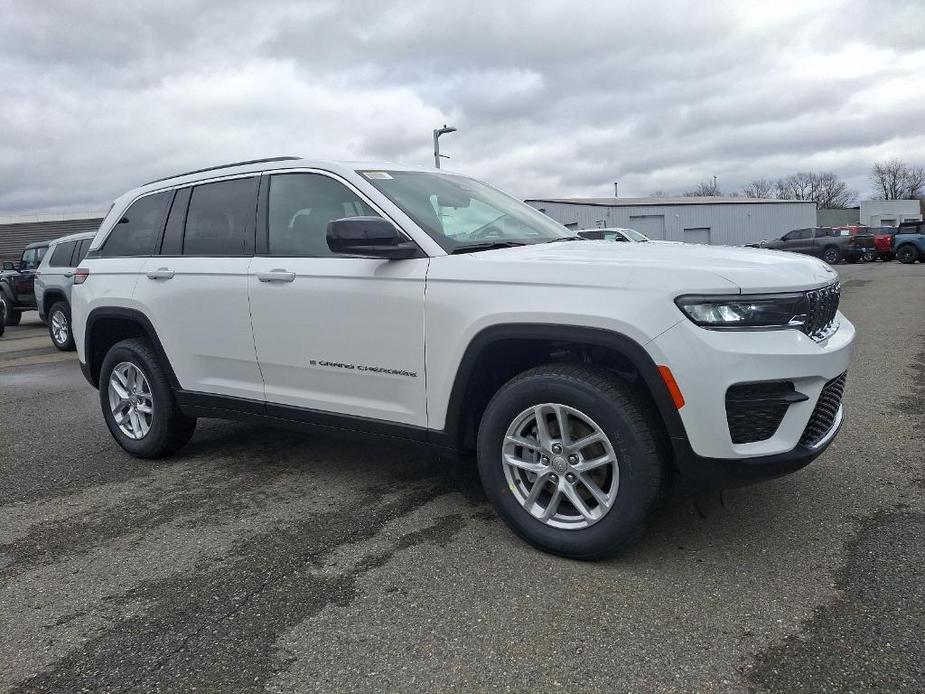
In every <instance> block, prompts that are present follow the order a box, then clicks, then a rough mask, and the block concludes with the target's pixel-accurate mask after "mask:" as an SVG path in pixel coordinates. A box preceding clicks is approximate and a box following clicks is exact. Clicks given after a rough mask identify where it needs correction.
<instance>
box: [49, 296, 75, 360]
mask: <svg viewBox="0 0 925 694" xmlns="http://www.w3.org/2000/svg"><path fill="white" fill-rule="evenodd" d="M48 334H49V335H50V336H51V341H52V343H53V344H54V346H55V347H57V348H58V349H60V350H61V351H62V352H72V351H73V350H74V348H75V346H74V335H73V334H72V333H71V310H70V308H68V305H67V304H65V303H64V302H62V301H59V302H58V303H56V304H54V305H53V306H52V307H51V310H50V311H49V312H48Z"/></svg>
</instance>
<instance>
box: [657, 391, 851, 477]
mask: <svg viewBox="0 0 925 694" xmlns="http://www.w3.org/2000/svg"><path fill="white" fill-rule="evenodd" d="M844 421H845V414H844V408H843V407H842V408H841V409H840V410H839V413H838V417H837V419H836V422H835V424H834V425H833V426H832V428H831V430H830V431H829V433H828V434H826V436H825V438H823V439H822V440H821V441H820V442H819V443H817V444H816V445H814V446H804V445H803V444H797V446H796V447H795V448H794V449H793V450H791V451H788V452H786V453H778V454H776V455H765V456H757V457H755V458H744V459H733V460H730V459H728V458H704V457H703V456H699V455H697V454H696V453H694V451H693V450H692V449H691V447H690V443H689V442H688V440H687V439H685V438H675V439H672V443H673V444H674V451H675V464H676V466H677V468H678V471H679V472H680V473H681V475H682V476H683V477H684V481H685V482H686V483H687V484H689V485H691V486H694V487H700V488H706V489H731V488H734V487H745V486H748V485H750V484H757V483H758V482H764V481H767V480H770V479H774V478H775V477H781V476H783V475H789V474H790V473H792V472H796V471H797V470H801V469H803V468H804V467H806V466H807V465H809V464H810V463H811V462H813V461H814V460H815V459H816V458H818V457H819V456H820V455H822V453H823V452H824V451H825V449H826V448H828V447H829V444H831V443H832V441H834V440H835V437H836V436H837V435H838V432H839V430H840V429H841V427H842V424H844Z"/></svg>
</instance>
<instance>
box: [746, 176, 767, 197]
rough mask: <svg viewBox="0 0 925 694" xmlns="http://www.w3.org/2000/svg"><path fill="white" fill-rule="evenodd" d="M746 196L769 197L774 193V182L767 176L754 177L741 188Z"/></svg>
mask: <svg viewBox="0 0 925 694" xmlns="http://www.w3.org/2000/svg"><path fill="white" fill-rule="evenodd" d="M742 195H744V196H745V197H746V198H770V197H773V195H774V183H773V182H772V181H770V180H769V179H767V178H756V179H755V180H754V181H752V182H751V183H747V184H746V185H745V187H744V188H742Z"/></svg>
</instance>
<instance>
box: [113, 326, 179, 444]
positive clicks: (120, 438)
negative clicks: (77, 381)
mask: <svg viewBox="0 0 925 694" xmlns="http://www.w3.org/2000/svg"><path fill="white" fill-rule="evenodd" d="M124 361H127V362H130V363H132V364H134V365H135V366H137V367H138V368H139V369H140V370H141V372H142V373H143V374H144V376H145V378H146V379H147V381H148V385H149V386H150V387H151V394H152V396H153V409H154V413H153V416H152V418H151V428H150V430H149V431H148V433H147V434H146V435H145V436H144V438H142V439H138V440H136V439H131V438H129V437H128V436H126V435H125V434H123V433H122V430H121V429H119V425H118V424H116V420H115V417H114V416H113V414H112V409H111V408H110V405H109V378H110V376H111V374H112V370H113V368H114V367H115V366H116V365H117V364H120V363H122V362H124ZM172 397H173V394H172V393H171V391H170V386H169V384H168V383H167V382H166V380H165V379H164V378H163V376H162V374H161V370H160V369H159V368H158V366H157V364H152V363H151V360H150V359H149V357H148V355H147V354H145V353H144V352H142V351H141V350H140V349H138V347H137V345H136V343H134V342H132V341H126V342H120V343H118V344H117V345H115V346H114V347H113V348H112V349H110V350H109V352H108V353H107V354H106V357H105V358H104V359H103V365H102V367H101V369H100V406H101V409H102V410H103V418H104V419H105V420H106V426H107V427H108V428H109V433H111V434H112V437H113V438H114V439H115V440H116V442H117V443H118V444H119V445H120V446H122V448H124V449H125V450H126V451H128V452H129V453H131V454H132V455H135V456H138V457H142V458H145V457H151V456H153V455H156V451H157V450H158V448H159V446H160V442H161V441H163V440H164V439H165V438H166V437H167V436H168V434H169V431H168V428H169V421H168V419H169V418H168V416H167V415H168V412H167V409H168V407H169V403H170V402H171V398H172Z"/></svg>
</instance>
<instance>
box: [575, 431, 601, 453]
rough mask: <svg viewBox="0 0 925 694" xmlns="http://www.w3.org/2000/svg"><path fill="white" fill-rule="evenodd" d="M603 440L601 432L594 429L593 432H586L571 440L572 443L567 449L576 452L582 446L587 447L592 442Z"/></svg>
mask: <svg viewBox="0 0 925 694" xmlns="http://www.w3.org/2000/svg"><path fill="white" fill-rule="evenodd" d="M603 440H604V436H603V434H601V433H600V432H598V431H595V432H594V433H593V434H588V435H587V436H585V437H583V438H580V439H578V440H577V441H572V443H571V444H570V445H569V451H571V452H573V453H578V451H580V450H582V449H583V448H587V447H588V446H590V445H591V444H592V443H599V442H601V441H603Z"/></svg>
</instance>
